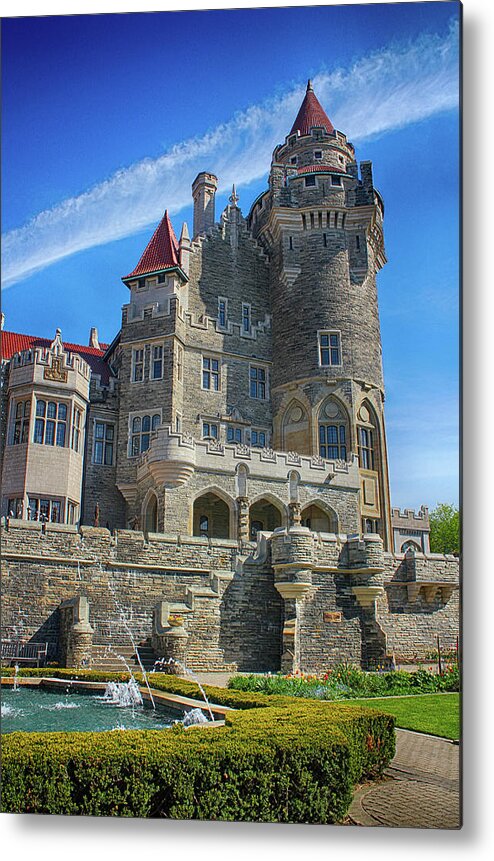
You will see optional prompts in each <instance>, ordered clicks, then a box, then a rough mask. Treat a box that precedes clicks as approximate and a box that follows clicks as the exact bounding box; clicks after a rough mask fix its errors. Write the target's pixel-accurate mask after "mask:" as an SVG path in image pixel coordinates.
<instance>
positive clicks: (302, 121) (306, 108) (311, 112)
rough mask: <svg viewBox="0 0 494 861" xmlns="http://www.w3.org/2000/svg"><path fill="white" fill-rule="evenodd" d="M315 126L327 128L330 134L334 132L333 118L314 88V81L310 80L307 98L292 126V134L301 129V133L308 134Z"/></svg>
mask: <svg viewBox="0 0 494 861" xmlns="http://www.w3.org/2000/svg"><path fill="white" fill-rule="evenodd" d="M314 126H317V127H318V128H321V127H322V128H324V129H326V131H327V132H328V134H331V132H334V126H333V124H332V122H331V120H330V119H329V117H328V115H327V114H326V111H325V110H324V108H323V107H322V106H321V104H320V102H319V100H318V98H317V96H316V95H315V93H314V90H313V89H312V81H309V83H308V84H307V92H306V93H305V98H304V100H303V102H302V104H301V106H300V110H299V112H298V114H297V119H296V120H295V122H294V124H293V126H292V130H291V132H290V134H291V135H293V134H295V132H297V131H299V132H300V134H301V135H308V134H310V130H311V129H312V128H314Z"/></svg>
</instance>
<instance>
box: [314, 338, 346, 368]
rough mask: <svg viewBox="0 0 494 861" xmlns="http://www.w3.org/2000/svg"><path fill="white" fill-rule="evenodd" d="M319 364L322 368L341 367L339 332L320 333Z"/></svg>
mask: <svg viewBox="0 0 494 861" xmlns="http://www.w3.org/2000/svg"><path fill="white" fill-rule="evenodd" d="M319 364H320V365H321V367H329V366H330V365H341V343H340V335H339V332H319Z"/></svg>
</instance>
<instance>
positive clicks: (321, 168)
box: [297, 164, 345, 176]
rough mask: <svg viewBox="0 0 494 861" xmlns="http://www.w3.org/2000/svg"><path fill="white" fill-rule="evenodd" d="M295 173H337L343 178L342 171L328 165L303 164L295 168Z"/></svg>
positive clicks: (343, 172)
mask: <svg viewBox="0 0 494 861" xmlns="http://www.w3.org/2000/svg"><path fill="white" fill-rule="evenodd" d="M297 173H300V174H301V173H337V174H339V176H345V171H344V170H342V169H340V168H337V167H331V165H329V164H305V165H303V166H302V167H298V168H297Z"/></svg>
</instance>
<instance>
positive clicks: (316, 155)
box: [314, 149, 322, 159]
mask: <svg viewBox="0 0 494 861" xmlns="http://www.w3.org/2000/svg"><path fill="white" fill-rule="evenodd" d="M314 158H316V159H321V158H322V150H320V149H316V151H315V153H314Z"/></svg>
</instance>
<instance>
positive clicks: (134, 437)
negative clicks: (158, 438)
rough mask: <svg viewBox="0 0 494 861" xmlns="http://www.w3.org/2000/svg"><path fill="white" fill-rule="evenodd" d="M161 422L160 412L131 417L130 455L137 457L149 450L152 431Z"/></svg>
mask: <svg viewBox="0 0 494 861" xmlns="http://www.w3.org/2000/svg"><path fill="white" fill-rule="evenodd" d="M160 424H161V414H160V413H154V415H153V414H152V413H150V414H146V415H138V416H133V417H132V418H131V426H130V453H129V457H137V455H139V454H142V452H143V451H147V450H148V448H149V442H150V439H151V433H152V431H154V430H156V428H157V427H158V425H160Z"/></svg>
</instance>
